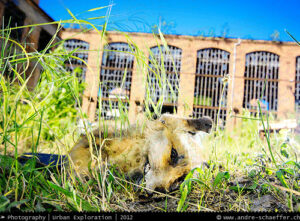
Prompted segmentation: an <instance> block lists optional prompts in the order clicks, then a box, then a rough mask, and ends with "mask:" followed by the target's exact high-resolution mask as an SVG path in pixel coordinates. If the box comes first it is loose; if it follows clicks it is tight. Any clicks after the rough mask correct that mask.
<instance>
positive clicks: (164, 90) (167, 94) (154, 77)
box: [146, 45, 182, 113]
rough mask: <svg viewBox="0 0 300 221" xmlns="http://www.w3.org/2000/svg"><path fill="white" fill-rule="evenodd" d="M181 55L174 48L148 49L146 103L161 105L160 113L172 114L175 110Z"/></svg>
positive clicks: (180, 51) (178, 50) (179, 50)
mask: <svg viewBox="0 0 300 221" xmlns="http://www.w3.org/2000/svg"><path fill="white" fill-rule="evenodd" d="M181 54H182V50H181V49H180V48H177V47H174V46H168V47H167V48H166V47H164V46H163V45H160V46H156V47H153V48H151V49H150V57H149V72H148V76H147V87H146V89H147V91H146V101H149V100H151V101H152V102H153V103H154V104H157V103H158V102H159V103H160V104H162V112H170V113H172V112H174V109H176V108H177V100H178V91H179V79H180V69H181ZM149 104H150V103H149Z"/></svg>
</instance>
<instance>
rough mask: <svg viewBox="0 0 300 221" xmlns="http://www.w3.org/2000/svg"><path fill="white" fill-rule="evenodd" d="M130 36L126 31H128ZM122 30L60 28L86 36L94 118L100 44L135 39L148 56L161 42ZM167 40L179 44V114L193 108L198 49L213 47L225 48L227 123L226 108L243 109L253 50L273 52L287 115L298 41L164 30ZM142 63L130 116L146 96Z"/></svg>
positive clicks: (89, 106)
mask: <svg viewBox="0 0 300 221" xmlns="http://www.w3.org/2000/svg"><path fill="white" fill-rule="evenodd" d="M128 36H129V37H128ZM128 36H127V35H124V34H120V33H116V32H108V33H107V34H106V35H105V38H103V39H102V38H101V35H100V33H97V32H96V31H90V32H87V33H81V32H80V31H78V30H74V29H67V30H66V31H64V32H63V33H62V38H71V39H72V38H73V39H80V40H83V41H86V42H88V43H89V44H90V52H89V59H88V66H89V68H88V69H87V73H86V83H87V85H88V87H87V88H86V90H85V92H84V98H83V110H84V111H85V112H86V113H87V114H88V116H89V118H90V120H91V121H92V120H94V118H95V112H96V102H97V94H98V89H99V83H100V82H99V79H100V67H101V61H102V51H103V50H102V49H103V45H105V44H107V43H113V42H128V39H130V42H134V44H135V45H137V46H138V49H139V50H140V51H141V52H142V54H143V55H144V56H145V58H148V57H149V48H151V47H154V46H157V44H160V43H161V42H160V40H157V39H155V38H154V36H153V35H152V34H146V33H128ZM165 39H166V41H167V43H168V45H172V46H175V47H178V48H180V49H182V60H181V72H180V84H179V97H178V109H177V112H178V114H179V115H183V116H189V115H192V112H193V102H194V85H195V73H196V59H197V58H196V56H197V51H198V50H200V49H205V48H218V49H222V50H225V51H227V52H229V53H230V63H229V76H230V78H229V81H228V94H227V115H228V116H227V118H226V119H227V123H226V125H227V126H228V127H231V126H232V125H233V124H234V123H235V122H236V120H234V119H233V118H231V117H230V116H229V114H230V113H231V114H232V112H231V111H230V110H232V109H235V110H238V111H239V113H241V112H242V108H243V96H244V73H245V57H246V54H247V53H250V52H254V51H267V52H271V53H274V54H277V55H278V56H279V58H280V60H279V79H278V110H277V113H276V114H277V117H278V119H284V118H290V117H291V116H293V115H294V114H295V113H294V109H295V97H294V91H295V71H296V70H295V66H296V64H295V61H296V57H297V56H299V55H300V47H299V46H297V45H296V44H295V43H291V42H288V43H282V42H271V41H261V40H239V39H222V38H203V37H192V36H177V35H166V36H165ZM146 74H147V67H146V66H145V64H144V65H141V64H140V65H139V64H138V62H137V60H136V59H135V62H134V68H133V74H132V86H131V94H130V108H129V118H130V120H131V121H134V120H135V118H136V115H137V110H138V106H137V103H141V104H142V103H143V100H144V96H145V78H146Z"/></svg>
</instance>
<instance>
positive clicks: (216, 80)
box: [62, 29, 300, 125]
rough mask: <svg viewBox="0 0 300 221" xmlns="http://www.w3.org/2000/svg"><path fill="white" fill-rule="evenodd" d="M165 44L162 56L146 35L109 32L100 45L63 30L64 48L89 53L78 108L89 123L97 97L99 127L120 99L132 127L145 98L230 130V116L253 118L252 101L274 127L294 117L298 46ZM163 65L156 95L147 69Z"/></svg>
mask: <svg viewBox="0 0 300 221" xmlns="http://www.w3.org/2000/svg"><path fill="white" fill-rule="evenodd" d="M127 35H128V36H129V37H128V36H127ZM164 37H165V40H166V42H167V45H168V47H167V48H168V49H166V47H165V45H163V42H161V41H160V40H158V38H155V37H154V35H153V34H146V33H126V34H122V33H117V32H108V33H107V34H106V35H105V38H104V39H102V38H101V35H100V34H99V33H98V32H96V31H89V32H85V33H82V32H81V31H80V30H75V29H66V30H65V31H64V32H63V33H62V38H63V39H66V42H72V41H78V42H80V44H86V45H88V47H89V50H88V52H85V53H87V54H86V57H85V59H86V64H87V67H88V68H87V67H86V66H85V65H83V67H84V68H85V82H86V83H87V87H86V90H85V92H84V97H83V104H82V105H83V106H82V107H83V110H84V111H85V112H86V113H87V114H88V116H89V119H90V120H91V121H93V120H95V118H96V116H97V113H96V112H97V111H96V110H97V106H98V104H97V103H98V102H97V99H98V96H100V93H101V97H102V102H101V104H102V105H101V112H102V116H101V117H104V118H106V119H112V118H114V117H118V115H119V114H120V113H118V111H120V109H121V108H120V106H119V104H118V102H119V101H120V99H121V100H122V101H123V104H124V106H125V107H123V108H125V110H127V111H128V114H129V119H130V120H131V121H134V120H135V119H136V116H137V113H138V111H139V110H140V109H139V108H140V106H141V105H143V104H144V102H145V96H151V97H152V100H153V101H154V102H159V97H163V98H164V99H163V106H164V107H165V109H163V110H164V111H167V112H173V111H176V113H178V114H179V115H184V116H194V117H200V116H202V115H209V116H211V117H212V118H213V119H214V120H215V121H216V120H217V119H218V121H219V122H218V123H219V124H220V125H225V121H226V125H232V124H233V123H234V118H233V117H232V116H234V115H239V114H241V113H242V112H243V109H248V110H249V111H251V112H253V113H255V112H256V111H257V105H258V104H257V101H258V100H260V105H261V110H262V112H264V113H265V112H271V113H273V115H274V116H275V117H276V118H277V119H286V118H292V117H295V110H296V109H297V108H298V107H299V103H298V102H299V100H300V95H299V94H300V93H299V91H300V89H299V88H300V84H299V83H300V80H299V79H300V68H299V67H300V46H298V45H297V44H296V43H293V42H272V41H262V40H242V39H224V38H204V37H193V36H177V35H166V36H164ZM133 43H134V44H133ZM134 45H135V46H137V48H138V49H135V48H134ZM135 50H138V52H137V51H135ZM166 51H168V53H167V52H166ZM131 52H132V53H131ZM142 55H143V56H144V58H146V59H147V58H148V59H149V61H148V62H146V63H147V65H145V64H144V66H143V65H141V64H140V63H139V59H140V58H137V57H138V56H142ZM80 56H82V55H80ZM153 58H156V59H154V60H155V62H156V63H158V65H156V66H155V65H154V63H153ZM162 62H164V73H165V78H166V79H167V80H168V82H169V84H168V85H167V86H166V88H165V90H164V91H160V92H155V91H157V90H158V89H157V84H158V83H157V82H156V80H155V78H154V77H153V74H152V72H155V73H159V72H160V71H161V70H154V69H155V67H157V66H159V65H160V64H161V63H162ZM142 66H143V67H142ZM124 76H125V77H124ZM99 85H100V86H99ZM99 89H100V90H99ZM147 90H149V91H148V92H147ZM170 94H172V95H173V96H170ZM116 95H119V96H116ZM108 106H110V109H109V108H108ZM98 108H99V107H98ZM109 110H110V111H109ZM111 110H113V111H111Z"/></svg>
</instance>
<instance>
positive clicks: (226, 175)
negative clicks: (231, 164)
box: [213, 171, 230, 188]
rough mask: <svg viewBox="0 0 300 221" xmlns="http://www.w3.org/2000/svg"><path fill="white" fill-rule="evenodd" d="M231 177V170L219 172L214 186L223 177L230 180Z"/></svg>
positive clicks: (214, 185)
mask: <svg viewBox="0 0 300 221" xmlns="http://www.w3.org/2000/svg"><path fill="white" fill-rule="evenodd" d="M229 178H230V174H229V172H227V171H225V172H219V173H218V174H217V176H216V178H215V180H214V183H213V188H216V187H217V186H218V185H219V184H220V183H221V182H222V180H223V179H225V180H228V179H229Z"/></svg>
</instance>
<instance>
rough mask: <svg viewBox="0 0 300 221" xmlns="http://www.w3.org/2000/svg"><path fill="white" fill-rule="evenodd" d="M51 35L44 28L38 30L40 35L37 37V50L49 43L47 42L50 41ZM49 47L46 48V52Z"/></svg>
mask: <svg viewBox="0 0 300 221" xmlns="http://www.w3.org/2000/svg"><path fill="white" fill-rule="evenodd" d="M51 39H52V36H51V35H50V34H49V33H48V32H47V31H45V30H44V29H42V30H41V32H40V37H39V43H38V45H39V47H38V51H42V50H44V49H45V48H46V47H47V45H48V44H49V42H50V41H51ZM49 50H50V48H48V49H47V53H48V52H49Z"/></svg>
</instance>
